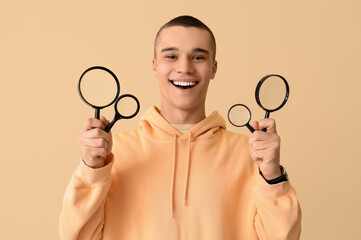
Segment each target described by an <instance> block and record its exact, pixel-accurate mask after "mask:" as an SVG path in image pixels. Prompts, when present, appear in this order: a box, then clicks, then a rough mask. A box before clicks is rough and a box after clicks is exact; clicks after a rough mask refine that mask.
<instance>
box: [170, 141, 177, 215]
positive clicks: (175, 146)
mask: <svg viewBox="0 0 361 240" xmlns="http://www.w3.org/2000/svg"><path fill="white" fill-rule="evenodd" d="M173 136H174V138H173V139H174V147H173V174H172V182H171V186H170V212H171V217H172V218H173V217H174V181H175V165H176V157H177V152H176V150H177V135H176V134H174V135H173Z"/></svg>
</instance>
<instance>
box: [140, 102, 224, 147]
mask: <svg viewBox="0 0 361 240" xmlns="http://www.w3.org/2000/svg"><path fill="white" fill-rule="evenodd" d="M139 125H140V126H139V127H140V130H141V132H142V133H143V134H144V135H145V136H146V137H147V138H151V139H154V140H157V141H172V139H173V138H174V136H176V137H177V139H179V140H181V141H188V138H189V136H190V135H191V141H197V140H198V139H199V140H201V139H207V138H212V137H214V135H215V134H216V133H217V132H218V130H220V129H221V128H223V129H226V123H225V121H224V119H223V118H222V117H221V116H220V115H219V113H218V112H217V111H214V112H212V113H211V114H210V115H209V116H208V117H206V118H204V119H203V120H202V121H200V122H199V123H197V124H196V125H195V126H193V127H192V128H191V129H190V130H189V131H187V132H186V133H184V134H183V135H182V134H181V133H180V132H178V131H177V129H175V128H174V127H173V126H172V125H171V124H170V123H168V122H167V120H165V119H164V118H163V117H162V115H161V114H160V110H159V109H158V108H157V107H156V106H152V107H151V108H149V109H148V110H147V111H146V112H145V113H144V114H143V116H142V117H141V119H140V122H139Z"/></svg>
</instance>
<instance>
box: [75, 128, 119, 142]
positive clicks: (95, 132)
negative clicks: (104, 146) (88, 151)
mask: <svg viewBox="0 0 361 240" xmlns="http://www.w3.org/2000/svg"><path fill="white" fill-rule="evenodd" d="M80 138H89V139H96V138H103V139H105V141H107V142H108V143H110V142H111V138H112V136H111V135H110V134H109V133H107V132H105V131H104V130H103V129H100V128H93V129H90V130H88V131H86V132H84V133H82V134H81V136H80Z"/></svg>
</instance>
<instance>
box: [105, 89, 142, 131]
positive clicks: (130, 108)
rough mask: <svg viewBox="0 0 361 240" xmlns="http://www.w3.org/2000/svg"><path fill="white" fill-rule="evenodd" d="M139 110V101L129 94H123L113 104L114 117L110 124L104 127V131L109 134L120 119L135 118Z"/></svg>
mask: <svg viewBox="0 0 361 240" xmlns="http://www.w3.org/2000/svg"><path fill="white" fill-rule="evenodd" d="M139 109H140V104H139V101H138V99H137V98H136V97H134V96H133V95H131V94H123V95H121V96H120V97H119V98H118V100H117V101H116V102H115V104H114V111H115V115H114V118H113V120H112V121H111V123H109V125H108V126H106V127H105V129H104V131H105V132H109V131H110V129H111V128H112V127H113V125H114V123H116V122H117V121H118V120H120V119H130V118H133V117H135V115H137V114H138V112H139Z"/></svg>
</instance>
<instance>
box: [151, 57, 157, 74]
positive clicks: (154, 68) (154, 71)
mask: <svg viewBox="0 0 361 240" xmlns="http://www.w3.org/2000/svg"><path fill="white" fill-rule="evenodd" d="M152 70H153V74H154V76H155V77H156V78H157V77H158V73H157V60H156V59H155V58H153V60H152Z"/></svg>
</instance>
